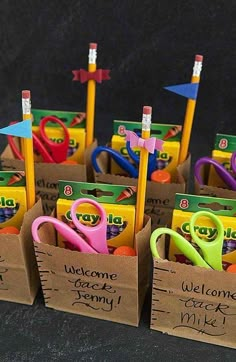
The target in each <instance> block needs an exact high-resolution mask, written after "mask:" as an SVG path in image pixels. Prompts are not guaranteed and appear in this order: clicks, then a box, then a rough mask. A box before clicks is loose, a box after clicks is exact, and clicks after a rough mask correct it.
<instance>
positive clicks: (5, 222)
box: [0, 171, 27, 230]
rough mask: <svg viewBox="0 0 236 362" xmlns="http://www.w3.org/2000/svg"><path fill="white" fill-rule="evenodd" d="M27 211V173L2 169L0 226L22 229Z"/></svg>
mask: <svg viewBox="0 0 236 362" xmlns="http://www.w3.org/2000/svg"><path fill="white" fill-rule="evenodd" d="M26 211H27V204H26V188H25V173H24V172H23V171H0V228H4V227H6V226H15V227H16V228H17V229H19V230H20V228H21V225H22V221H23V217H24V214H25V212H26Z"/></svg>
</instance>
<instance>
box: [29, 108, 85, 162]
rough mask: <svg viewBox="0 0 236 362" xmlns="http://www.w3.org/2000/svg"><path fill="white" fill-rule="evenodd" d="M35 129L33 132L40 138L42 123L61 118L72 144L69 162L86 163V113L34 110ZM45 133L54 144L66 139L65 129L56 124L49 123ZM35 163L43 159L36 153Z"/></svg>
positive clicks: (68, 157) (69, 149)
mask: <svg viewBox="0 0 236 362" xmlns="http://www.w3.org/2000/svg"><path fill="white" fill-rule="evenodd" d="M32 115H33V127H32V131H33V132H34V133H35V134H36V135H37V136H39V137H40V133H39V124H40V121H41V120H42V119H43V118H44V117H47V116H54V117H57V118H59V119H60V120H61V121H62V122H63V123H64V124H65V126H66V127H67V129H68V132H69V136H70V143H69V148H68V152H67V160H74V161H76V162H78V163H79V164H83V163H84V151H85V135H86V132H85V113H83V112H67V111H54V110H45V109H32ZM45 133H46V135H47V137H48V138H49V139H51V140H52V141H53V142H56V143H61V142H62V141H63V139H64V135H63V129H62V128H61V127H60V126H58V125H57V124H56V123H53V122H48V123H47V126H46V127H45ZM34 157H35V161H36V162H40V161H42V157H41V156H40V155H39V154H37V153H36V152H35V153H34Z"/></svg>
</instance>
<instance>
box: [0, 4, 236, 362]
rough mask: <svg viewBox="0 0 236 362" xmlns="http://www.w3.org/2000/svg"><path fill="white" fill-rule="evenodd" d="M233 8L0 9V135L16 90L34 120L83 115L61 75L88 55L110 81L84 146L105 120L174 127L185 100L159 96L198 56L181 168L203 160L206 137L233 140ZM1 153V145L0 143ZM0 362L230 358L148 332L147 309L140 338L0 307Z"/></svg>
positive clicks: (231, 356) (108, 126) (13, 115)
mask: <svg viewBox="0 0 236 362" xmlns="http://www.w3.org/2000/svg"><path fill="white" fill-rule="evenodd" d="M235 10H236V4H235V1H233V0H227V2H226V1H219V0H214V1H211V0H209V1H201V0H196V1H189V0H188V1H168V0H165V1H164V0H153V1H147V0H143V1H142V2H141V1H137V0H129V1H124V0H123V1H121V0H117V1H111V0H109V1H108V0H106V1H105V0H97V1H91V0H86V1H85V0H84V1H82V0H81V1H78V0H77V1H75V0H70V1H68V0H58V1H55V0H51V1H45V0H41V1H39V0H31V1H29V0H28V1H26V0H21V1H14V0H10V1H9V0H1V2H0V21H1V28H0V29H1V33H0V44H1V53H0V80H1V87H0V99H1V102H0V124H1V126H4V125H7V124H8V123H9V121H11V120H14V119H20V117H21V100H20V96H21V90H22V89H25V88H29V89H31V92H32V102H33V107H34V108H52V109H53V108H54V109H65V110H80V111H82V110H84V109H85V98H86V86H84V85H81V84H79V83H76V82H72V81H71V80H72V74H71V70H72V69H79V68H86V67H87V54H88V43H89V42H97V43H98V59H97V64H98V67H102V68H110V69H111V76H112V80H111V81H109V82H104V83H103V84H102V85H98V86H97V98H96V136H97V138H98V140H99V142H100V143H101V144H102V143H104V142H106V141H107V140H109V139H110V137H111V134H112V120H113V119H114V118H116V119H128V120H138V119H140V117H141V113H142V106H143V105H145V104H148V105H152V106H153V120H154V121H158V122H167V123H174V122H177V123H178V122H182V120H183V117H184V112H185V104H186V100H185V99H184V98H181V97H178V96H176V95H174V94H171V93H169V92H166V91H165V90H163V89H162V87H163V86H165V85H171V84H178V83H185V82H188V81H190V78H191V74H192V66H193V61H194V55H195V54H197V53H199V54H203V55H204V65H203V71H202V77H201V85H200V90H199V97H198V102H197V108H196V113H195V121H194V127H193V137H192V142H191V152H192V155H193V161H194V160H195V159H196V158H197V157H198V156H202V155H206V154H208V153H210V150H211V148H212V145H213V140H214V135H215V133H216V131H218V132H222V133H224V132H225V133H232V134H235V130H236V127H235V118H236V107H235V99H236V98H235V94H236V85H235V84H236V83H235V62H236V50H235V49H236V48H235V41H236V29H235V22H234V19H235ZM0 141H1V149H2V147H3V146H4V145H5V142H6V141H5V138H4V137H1V138H0ZM0 306H1V319H0V341H1V343H0V361H1V362H10V361H17V362H18V361H19V362H20V361H43V362H44V361H45V362H46V361H68V360H69V361H110V360H113V361H121V360H129V361H134V360H135V361H141V360H148V361H154V360H159V361H191V360H192V361H202V360H205V361H223V360H224V361H232V360H235V351H233V350H230V349H226V348H223V347H217V346H213V345H207V344H204V343H197V342H194V341H189V340H185V339H181V338H175V337H171V336H167V335H163V334H161V333H158V332H155V331H151V330H150V329H149V315H150V298H148V299H147V301H146V303H145V307H144V311H143V316H142V319H141V323H140V327H139V328H133V327H128V326H124V325H118V324H115V323H111V322H105V321H99V320H95V319H90V318H86V317H81V316H76V315H71V314H66V313H63V312H58V311H53V310H50V309H46V308H45V307H44V305H43V301H42V297H41V295H39V297H38V298H37V300H36V302H35V304H34V305H33V306H32V307H29V306H23V305H18V304H14V303H8V302H0Z"/></svg>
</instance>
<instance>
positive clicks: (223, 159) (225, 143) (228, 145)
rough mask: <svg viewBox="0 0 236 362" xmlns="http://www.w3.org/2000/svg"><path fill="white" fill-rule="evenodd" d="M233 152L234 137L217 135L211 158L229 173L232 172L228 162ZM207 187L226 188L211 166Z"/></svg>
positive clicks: (234, 149) (234, 148)
mask: <svg viewBox="0 0 236 362" xmlns="http://www.w3.org/2000/svg"><path fill="white" fill-rule="evenodd" d="M234 151H236V136H232V135H225V134H220V133H218V134H217V135H216V139H215V146H214V150H213V151H212V158H213V159H214V160H216V161H218V162H219V163H220V164H222V165H223V166H224V167H225V168H226V169H227V170H228V171H229V172H231V171H232V169H231V164H230V160H231V156H232V153H233V152H234ZM208 185H209V186H216V187H224V188H225V187H227V186H226V185H225V183H224V181H223V180H222V179H221V177H220V176H219V175H218V174H217V172H216V170H215V168H214V167H213V166H210V171H209V178H208Z"/></svg>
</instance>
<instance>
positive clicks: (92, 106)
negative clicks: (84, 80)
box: [86, 43, 97, 146]
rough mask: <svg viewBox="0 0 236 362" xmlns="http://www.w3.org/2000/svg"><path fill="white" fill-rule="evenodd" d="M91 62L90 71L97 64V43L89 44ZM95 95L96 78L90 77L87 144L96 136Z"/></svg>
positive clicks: (87, 108) (87, 107) (94, 68)
mask: <svg viewBox="0 0 236 362" xmlns="http://www.w3.org/2000/svg"><path fill="white" fill-rule="evenodd" d="M88 58H89V62H88V71H89V72H95V71H96V68H97V65H96V59H97V44H96V43H90V44H89V56H88ZM95 95H96V80H94V79H89V80H88V87H87V104H86V146H89V145H91V143H93V137H94V114H95Z"/></svg>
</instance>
